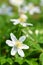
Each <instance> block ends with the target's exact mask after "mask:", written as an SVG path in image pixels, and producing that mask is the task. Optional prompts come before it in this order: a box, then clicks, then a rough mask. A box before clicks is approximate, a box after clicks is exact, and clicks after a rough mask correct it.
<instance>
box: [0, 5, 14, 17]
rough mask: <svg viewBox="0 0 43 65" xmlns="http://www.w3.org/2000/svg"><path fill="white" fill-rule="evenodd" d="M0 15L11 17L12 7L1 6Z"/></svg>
mask: <svg viewBox="0 0 43 65" xmlns="http://www.w3.org/2000/svg"><path fill="white" fill-rule="evenodd" d="M0 14H1V15H9V16H12V15H13V13H12V7H10V6H7V5H6V4H3V5H2V6H1V7H0Z"/></svg>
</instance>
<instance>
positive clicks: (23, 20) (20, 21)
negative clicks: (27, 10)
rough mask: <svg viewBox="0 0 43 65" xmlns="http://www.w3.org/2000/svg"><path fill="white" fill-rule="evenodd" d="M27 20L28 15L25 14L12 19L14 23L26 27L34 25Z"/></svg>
mask: <svg viewBox="0 0 43 65" xmlns="http://www.w3.org/2000/svg"><path fill="white" fill-rule="evenodd" d="M26 20H27V16H26V15H25V14H21V15H20V18H18V19H11V20H10V21H12V22H13V24H14V25H17V24H21V25H22V26H24V27H26V26H28V25H30V26H33V24H30V23H26Z"/></svg>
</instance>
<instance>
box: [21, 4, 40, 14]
mask: <svg viewBox="0 0 43 65" xmlns="http://www.w3.org/2000/svg"><path fill="white" fill-rule="evenodd" d="M21 11H22V12H24V13H26V12H29V14H31V15H33V14H34V13H40V8H39V7H38V6H34V4H33V3H29V4H28V5H26V6H24V7H23V9H22V10H21Z"/></svg>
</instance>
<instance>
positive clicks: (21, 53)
mask: <svg viewBox="0 0 43 65" xmlns="http://www.w3.org/2000/svg"><path fill="white" fill-rule="evenodd" d="M18 54H19V55H20V56H21V57H24V52H23V50H21V49H18Z"/></svg>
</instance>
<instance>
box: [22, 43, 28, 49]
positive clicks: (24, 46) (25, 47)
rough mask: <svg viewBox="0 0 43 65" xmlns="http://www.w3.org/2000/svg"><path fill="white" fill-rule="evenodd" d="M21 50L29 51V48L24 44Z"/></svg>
mask: <svg viewBox="0 0 43 65" xmlns="http://www.w3.org/2000/svg"><path fill="white" fill-rule="evenodd" d="M21 49H29V46H27V45H25V44H23V45H22V47H21Z"/></svg>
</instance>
